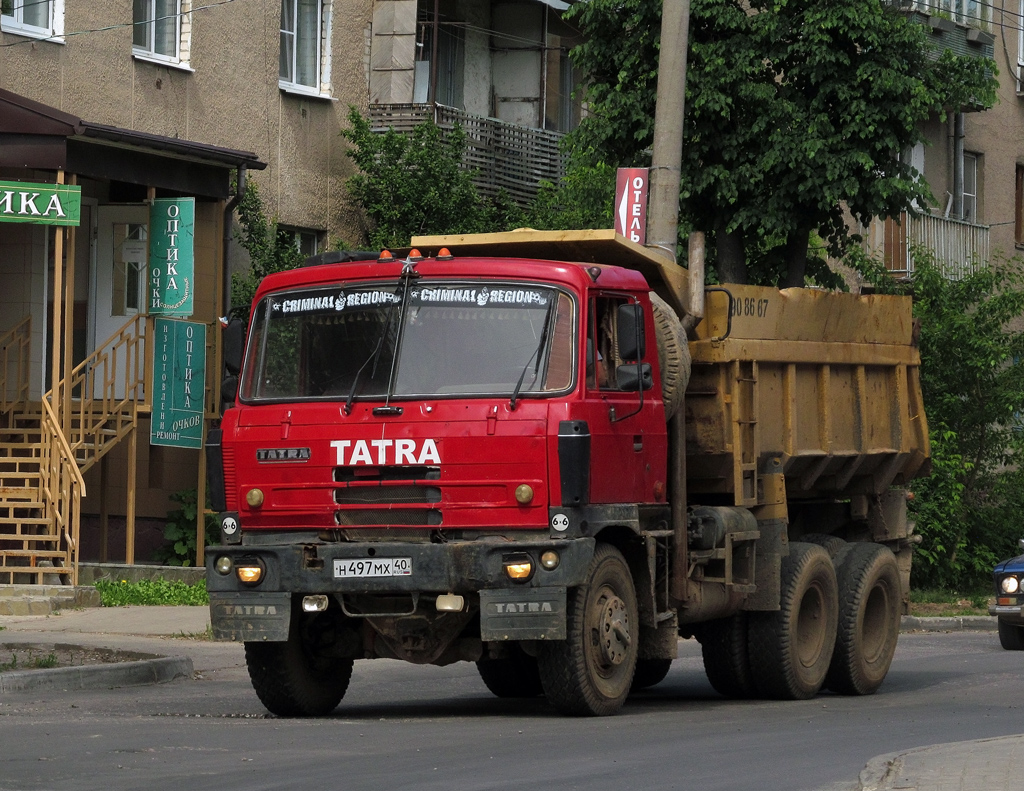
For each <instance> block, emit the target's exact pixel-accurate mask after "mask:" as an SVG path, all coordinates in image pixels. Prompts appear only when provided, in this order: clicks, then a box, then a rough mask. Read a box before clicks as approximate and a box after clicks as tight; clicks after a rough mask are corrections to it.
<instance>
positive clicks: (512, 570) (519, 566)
mask: <svg viewBox="0 0 1024 791" xmlns="http://www.w3.org/2000/svg"><path fill="white" fill-rule="evenodd" d="M501 564H502V566H504V567H505V573H506V574H507V575H508V578H509V579H510V580H514V581H516V582H526V580H528V579H530V577H531V576H532V575H533V559H532V558H531V557H530V556H529V555H526V554H518V555H505V557H503V558H502V559H501Z"/></svg>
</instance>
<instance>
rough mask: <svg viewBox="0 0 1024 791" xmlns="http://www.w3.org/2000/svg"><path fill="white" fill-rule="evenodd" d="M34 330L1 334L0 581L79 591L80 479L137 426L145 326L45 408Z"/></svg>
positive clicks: (56, 392)
mask: <svg viewBox="0 0 1024 791" xmlns="http://www.w3.org/2000/svg"><path fill="white" fill-rule="evenodd" d="M30 331H31V323H30V320H29V319H28V318H26V319H25V320H23V321H22V322H21V323H20V324H18V325H17V326H16V327H14V328H13V329H11V330H9V331H8V332H7V333H5V334H4V335H2V336H0V584H26V583H28V584H37V585H43V584H54V583H57V584H59V583H66V584H71V585H76V584H77V583H78V579H77V577H78V570H77V560H78V547H79V520H80V515H81V499H82V497H83V496H84V495H85V481H84V479H83V477H82V474H83V473H84V472H85V471H86V470H88V469H89V467H91V466H92V465H93V464H95V463H96V462H97V461H99V460H100V459H101V458H102V457H103V456H105V455H106V454H107V453H109V452H110V451H111V450H112V449H113V448H114V447H115V446H116V445H117V443H119V442H120V441H121V440H122V439H124V438H125V437H127V436H129V435H130V434H131V432H132V431H134V430H135V429H136V427H137V425H138V405H139V403H138V402H139V400H140V398H141V395H142V379H143V370H144V342H145V335H144V333H145V320H144V317H142V316H136V317H135V318H133V319H132V320H130V321H129V322H128V323H127V324H125V325H124V326H123V327H122V328H121V329H120V330H118V332H116V333H114V335H112V336H111V337H110V338H109V339H108V340H107V341H106V342H105V343H103V344H102V345H100V347H99V348H98V349H97V351H96V352H94V353H93V354H91V355H90V356H89V357H88V358H86V359H85V360H84V361H83V362H82V363H80V364H79V365H78V366H76V367H75V368H74V370H73V371H72V373H71V377H70V380H69V381H61V382H59V383H58V385H57V387H56V388H54V389H53V390H51V391H49V392H47V393H45V394H44V395H43V399H42V401H39V402H31V401H29V398H28V393H29V378H28V359H29V358H28V351H29V344H28V338H29V336H30ZM58 415H60V417H58Z"/></svg>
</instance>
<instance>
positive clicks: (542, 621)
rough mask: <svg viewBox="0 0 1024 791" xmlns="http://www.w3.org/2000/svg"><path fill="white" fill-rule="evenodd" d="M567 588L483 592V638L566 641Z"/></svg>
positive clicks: (481, 632) (488, 639)
mask: <svg viewBox="0 0 1024 791" xmlns="http://www.w3.org/2000/svg"><path fill="white" fill-rule="evenodd" d="M565 592H566V589H565V588H520V589H512V590H508V589H502V590H482V591H480V638H481V639H482V640H484V641H485V642H487V641H492V640H564V639H565V635H566V633H565V595H566V593H565Z"/></svg>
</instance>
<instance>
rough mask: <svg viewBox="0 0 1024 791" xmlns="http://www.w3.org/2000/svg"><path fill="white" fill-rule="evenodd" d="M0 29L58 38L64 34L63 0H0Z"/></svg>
mask: <svg viewBox="0 0 1024 791" xmlns="http://www.w3.org/2000/svg"><path fill="white" fill-rule="evenodd" d="M0 29H2V30H3V31H4V32H5V33H17V34H18V35H21V36H30V37H32V38H58V39H59V38H60V37H61V36H62V35H64V0H0Z"/></svg>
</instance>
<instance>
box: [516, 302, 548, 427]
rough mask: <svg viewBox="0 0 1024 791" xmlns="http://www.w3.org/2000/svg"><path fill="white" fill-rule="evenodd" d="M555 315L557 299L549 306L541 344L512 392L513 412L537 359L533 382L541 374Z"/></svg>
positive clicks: (534, 351)
mask: <svg viewBox="0 0 1024 791" xmlns="http://www.w3.org/2000/svg"><path fill="white" fill-rule="evenodd" d="M554 315H555V298H554V297H552V298H551V304H550V305H548V313H547V316H545V317H544V330H543V331H542V332H541V334H540V343H538V344H537V348H535V349H534V350H533V354H531V355H530V358H529V359H528V360H527V361H526V365H524V366H523V370H522V373H520V374H519V381H517V382H516V386H515V389H514V390H513V391H512V398H511V400H510V401H509V404H508V408H509V409H511V410H512V411H513V412H515V410H516V403H517V402H518V401H519V391H520V390H521V389H522V387H523V380H525V379H526V372H527V371H528V370H529V369H530V363H532V362H533V360H534V358H536V359H537V365H536V366H535V367H534V369H533V381H534V382H536V381H537V374H539V373H540V360H541V358H540V354H541V352H542V351H543V350H544V347H545V346H546V345H547V342H548V333H549V332H550V330H551V319H552V317H553V316H554Z"/></svg>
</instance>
